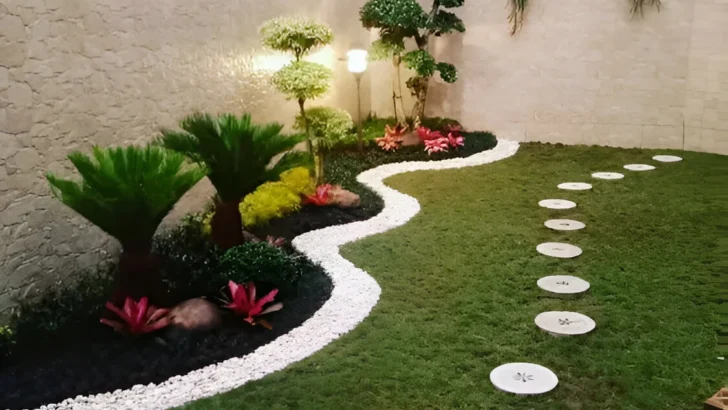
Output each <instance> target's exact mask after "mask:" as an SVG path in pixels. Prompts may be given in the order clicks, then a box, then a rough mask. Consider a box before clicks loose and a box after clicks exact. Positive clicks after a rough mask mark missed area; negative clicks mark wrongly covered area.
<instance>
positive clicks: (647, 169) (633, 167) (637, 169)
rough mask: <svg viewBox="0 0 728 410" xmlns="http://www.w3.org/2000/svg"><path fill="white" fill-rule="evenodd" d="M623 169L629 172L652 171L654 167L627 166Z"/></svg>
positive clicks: (642, 165)
mask: <svg viewBox="0 0 728 410" xmlns="http://www.w3.org/2000/svg"><path fill="white" fill-rule="evenodd" d="M624 169H628V170H630V171H652V170H653V169H655V167H653V166H652V165H647V164H629V165H625V166H624Z"/></svg>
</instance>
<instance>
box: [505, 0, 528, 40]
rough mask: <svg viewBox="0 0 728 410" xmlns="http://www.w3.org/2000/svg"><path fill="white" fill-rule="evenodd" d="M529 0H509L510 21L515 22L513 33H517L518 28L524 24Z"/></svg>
mask: <svg viewBox="0 0 728 410" xmlns="http://www.w3.org/2000/svg"><path fill="white" fill-rule="evenodd" d="M527 5H528V0H508V7H509V8H510V9H511V13H510V14H509V15H508V21H509V22H510V23H511V24H513V28H512V29H511V35H514V34H516V32H517V31H518V29H520V28H521V27H522V26H523V13H525V12H526V6H527Z"/></svg>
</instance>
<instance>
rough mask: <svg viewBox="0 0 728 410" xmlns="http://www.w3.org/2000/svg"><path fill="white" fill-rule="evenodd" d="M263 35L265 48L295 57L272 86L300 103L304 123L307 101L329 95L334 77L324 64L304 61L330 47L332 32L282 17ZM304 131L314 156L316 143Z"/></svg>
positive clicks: (309, 22)
mask: <svg viewBox="0 0 728 410" xmlns="http://www.w3.org/2000/svg"><path fill="white" fill-rule="evenodd" d="M260 34H261V36H262V41H263V44H264V45H265V46H267V47H270V48H272V49H273V50H276V51H282V52H287V53H292V54H293V56H294V57H295V61H293V62H292V63H291V64H289V65H287V66H285V67H283V68H282V69H281V70H280V71H278V72H277V73H275V74H274V75H273V85H274V86H275V87H276V88H277V89H278V91H280V92H281V93H283V94H285V96H286V98H288V99H290V100H296V101H297V102H298V107H299V109H300V113H301V115H302V116H303V118H304V120H305V118H306V108H305V105H306V101H308V100H312V99H316V98H318V97H321V96H322V95H324V94H326V92H328V90H329V86H330V82H331V78H332V77H333V75H334V74H333V72H332V71H331V70H330V69H328V68H327V67H326V66H324V65H322V64H318V63H312V62H308V61H303V57H305V56H306V55H308V54H309V53H310V52H311V51H312V50H314V49H316V48H318V47H322V46H326V45H328V44H331V42H332V41H333V39H334V35H333V33H332V31H331V29H330V28H328V27H326V26H325V25H323V24H320V23H317V22H315V21H313V20H307V19H303V18H299V17H280V18H275V19H273V20H270V21H268V22H266V23H265V24H264V25H263V27H262V28H261V29H260ZM304 122H305V121H304ZM304 129H305V130H306V135H307V136H308V150H309V152H311V153H312V152H313V143H312V141H311V138H310V136H309V132H308V131H309V130H308V127H304Z"/></svg>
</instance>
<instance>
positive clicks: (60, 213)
mask: <svg viewBox="0 0 728 410" xmlns="http://www.w3.org/2000/svg"><path fill="white" fill-rule="evenodd" d="M344 3H346V4H344ZM357 3H359V2H358V1H347V2H341V1H337V0H325V1H321V0H297V1H295V2H293V1H286V0H268V1H256V0H206V1H196V0H155V1H148V0H0V312H2V311H3V310H7V309H8V308H9V307H11V306H13V304H14V299H16V298H18V297H24V296H26V294H28V293H29V292H34V291H36V290H38V289H42V288H44V287H46V286H49V285H50V284H51V283H53V282H57V281H60V280H62V279H63V278H65V277H66V275H68V274H71V273H75V272H79V271H80V270H81V269H84V268H89V267H94V266H96V265H97V264H98V263H99V262H101V261H104V260H107V259H108V258H110V257H112V256H113V255H115V254H116V253H117V252H118V249H117V248H118V245H117V244H116V242H115V241H114V240H113V239H111V238H109V237H108V236H107V235H106V234H105V233H103V232H101V231H100V230H98V229H97V228H95V227H93V226H91V225H89V224H88V223H87V222H86V221H85V220H84V219H83V218H81V217H79V216H78V215H76V214H74V213H73V212H72V211H70V210H68V209H66V208H65V207H64V206H62V205H61V204H60V203H59V202H58V201H57V200H56V199H54V198H52V197H51V196H50V192H49V189H48V187H47V183H46V181H45V179H44V173H45V172H46V171H48V170H51V171H53V172H56V173H58V174H61V175H70V174H71V172H72V170H71V169H70V168H69V166H70V163H69V162H68V161H67V160H66V159H65V158H66V155H67V154H68V153H69V152H70V151H73V150H83V151H88V150H89V149H90V147H91V146H92V145H93V144H98V145H101V146H107V145H112V144H114V145H123V144H130V143H139V142H144V141H148V140H149V139H150V138H152V137H153V136H154V135H155V131H156V130H157V129H158V127H160V126H173V125H174V124H176V122H177V120H178V119H180V118H181V117H182V116H183V115H185V114H188V113H190V112H191V111H192V110H195V109H200V110H205V111H210V112H221V111H232V112H242V111H251V112H253V114H254V118H257V119H258V120H261V121H262V120H265V121H270V120H277V121H280V122H284V123H286V124H290V123H291V121H292V119H293V116H294V114H295V112H296V107H297V106H296V104H295V103H293V102H287V101H285V100H284V99H283V98H282V97H281V96H279V95H278V94H277V93H276V92H275V91H273V90H272V89H271V88H270V86H269V84H268V77H269V71H266V70H267V69H270V68H275V67H276V66H280V65H281V64H283V63H285V59H281V58H266V57H265V56H266V52H264V51H262V50H260V47H259V39H258V35H257V29H258V27H259V26H260V24H261V23H262V22H263V21H264V20H266V19H268V18H271V17H274V16H278V15H290V14H302V15H307V16H310V17H314V18H317V19H319V20H321V21H323V22H326V23H328V24H330V25H331V27H332V28H333V29H334V31H335V33H336V35H337V40H336V43H335V44H334V46H333V47H331V48H327V49H325V50H322V51H321V52H319V53H317V55H316V56H315V59H316V60H317V61H320V62H322V63H325V64H327V65H328V66H330V67H332V68H334V69H335V72H336V73H337V75H336V80H335V85H334V87H333V91H332V93H331V94H330V95H329V96H328V97H327V98H326V99H325V100H323V101H321V102H320V103H326V104H332V105H336V106H339V107H343V108H346V109H348V110H350V112H352V113H353V112H354V110H355V109H356V100H355V99H354V98H352V96H353V95H355V88H354V87H355V83H354V81H353V78H352V77H351V76H350V75H349V74H348V73H347V72H346V69H345V63H343V62H341V61H339V58H340V57H342V56H343V55H344V52H345V50H347V49H348V48H349V47H350V46H352V45H358V44H365V43H366V41H367V40H368V33H367V32H366V31H364V30H363V29H361V28H360V26H359V25H358V24H353V23H355V22H356V13H355V12H354V10H355V9H356V8H358V7H359V6H360V4H357ZM362 3H363V2H362ZM344 15H346V16H349V17H350V18H349V19H348V20H346V19H341V18H340V16H344ZM365 90H368V87H365ZM365 101H368V92H367V93H366V95H365ZM365 109H367V110H368V104H365ZM209 193H210V187H209V186H207V185H206V184H205V183H202V184H201V185H200V186H198V187H196V188H195V189H194V190H193V191H192V192H190V193H189V194H188V196H187V197H186V198H185V199H184V200H183V201H182V202H181V203H180V206H179V207H178V209H176V210H175V214H177V215H180V214H182V213H184V212H185V211H188V210H193V209H196V208H197V207H198V206H199V205H200V204H201V203H202V202H204V201H205V200H206V199H207V198H208V197H209Z"/></svg>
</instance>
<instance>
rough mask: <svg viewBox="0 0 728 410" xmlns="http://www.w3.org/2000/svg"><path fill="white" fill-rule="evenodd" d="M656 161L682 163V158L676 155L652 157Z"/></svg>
mask: <svg viewBox="0 0 728 410" xmlns="http://www.w3.org/2000/svg"><path fill="white" fill-rule="evenodd" d="M652 159H654V160H655V161H659V162H680V161H682V158H680V157H676V156H674V155H655V156H654V157H652Z"/></svg>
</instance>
